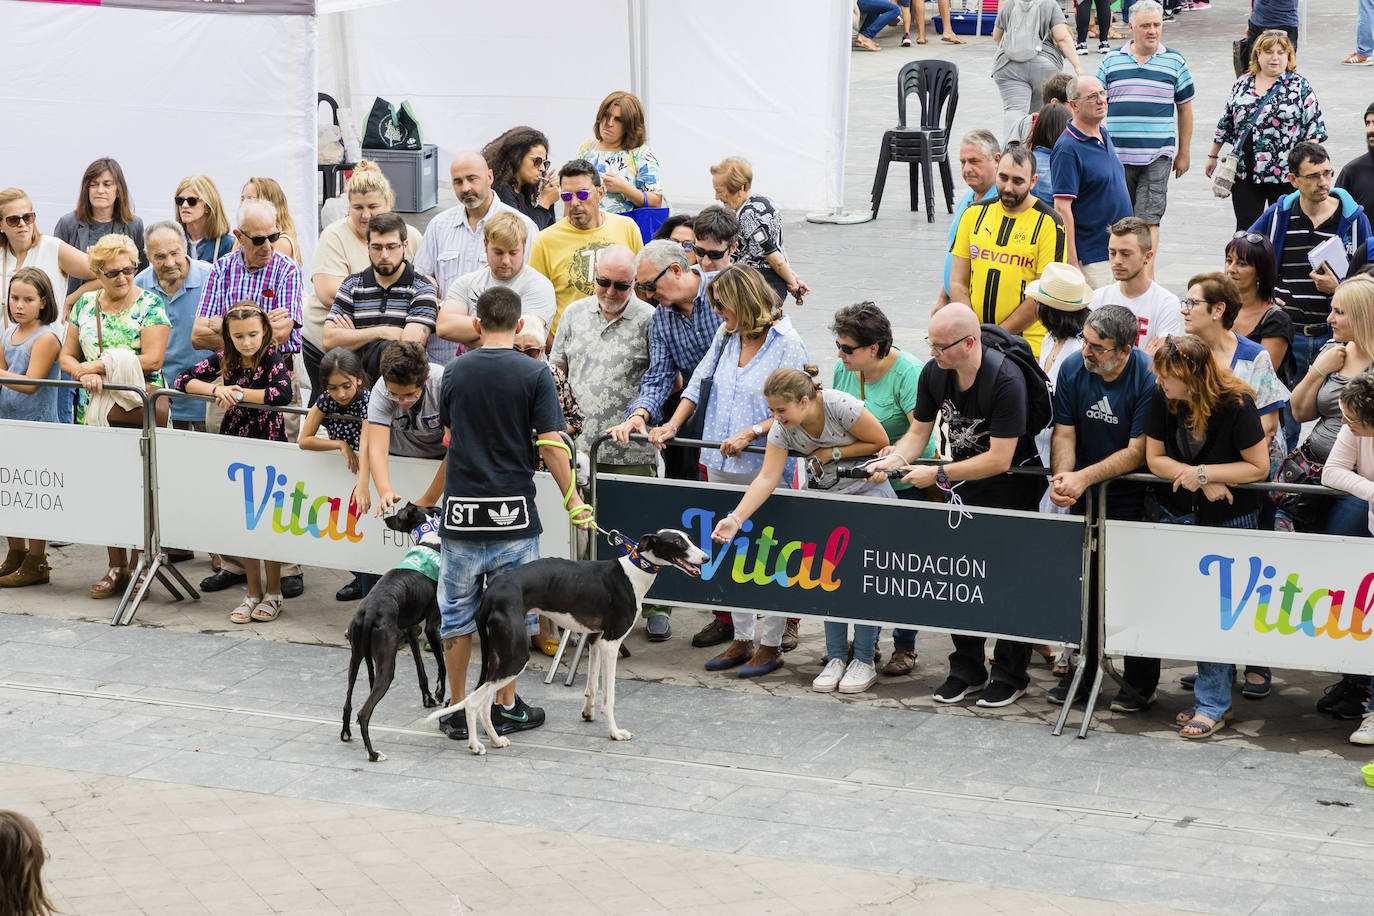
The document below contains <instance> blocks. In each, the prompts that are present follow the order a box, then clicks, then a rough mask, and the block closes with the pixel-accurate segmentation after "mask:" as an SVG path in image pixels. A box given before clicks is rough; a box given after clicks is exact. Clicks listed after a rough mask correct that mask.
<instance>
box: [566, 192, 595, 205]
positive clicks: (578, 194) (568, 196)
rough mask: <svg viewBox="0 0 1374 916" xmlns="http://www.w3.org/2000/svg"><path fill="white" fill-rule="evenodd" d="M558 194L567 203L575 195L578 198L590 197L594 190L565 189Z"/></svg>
mask: <svg viewBox="0 0 1374 916" xmlns="http://www.w3.org/2000/svg"><path fill="white" fill-rule="evenodd" d="M558 196H559V197H561V198H562V199H563V203H565V204H566V203H567V202H568V201H570V200H572V199H573V197H574V196H575V197H577V199H578V200H586V199H587V198H588V197H591V196H592V192H591V191H564V192H563V193H561V194H559V195H558Z"/></svg>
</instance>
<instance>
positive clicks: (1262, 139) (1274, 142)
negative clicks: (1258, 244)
mask: <svg viewBox="0 0 1374 916" xmlns="http://www.w3.org/2000/svg"><path fill="white" fill-rule="evenodd" d="M1297 68H1298V56H1297V51H1296V50H1294V48H1293V42H1292V41H1290V40H1289V38H1288V35H1287V34H1286V33H1284V32H1283V31H1281V30H1278V29H1272V30H1270V31H1268V32H1264V33H1262V34H1261V35H1260V36H1259V38H1257V39H1255V42H1254V44H1253V45H1252V46H1251V48H1250V69H1249V70H1248V71H1247V72H1246V73H1244V74H1242V75H1241V77H1240V79H1238V80H1236V82H1235V84H1234V85H1232V86H1231V97H1230V98H1229V99H1228V100H1227V102H1226V108H1225V109H1224V110H1223V111H1222V113H1221V119H1220V120H1219V121H1217V130H1216V134H1215V135H1214V136H1213V137H1212V148H1211V150H1210V151H1208V154H1207V177H1208V178H1211V177H1212V173H1213V172H1214V171H1216V167H1217V162H1218V161H1219V159H1220V156H1221V148H1222V145H1223V144H1227V143H1229V144H1231V146H1232V150H1231V152H1232V153H1234V154H1235V155H1236V156H1238V157H1239V162H1238V163H1237V164H1236V177H1235V180H1234V181H1233V182H1232V185H1231V207H1232V209H1233V210H1234V212H1235V215H1236V229H1237V230H1241V229H1249V228H1250V226H1251V225H1253V224H1254V222H1255V220H1257V219H1259V216H1260V214H1261V213H1263V212H1264V209H1265V208H1266V207H1268V206H1269V205H1270V204H1272V203H1274V202H1275V201H1277V200H1278V199H1279V198H1280V197H1281V196H1283V195H1284V194H1287V193H1288V192H1290V191H1291V190H1292V185H1291V184H1290V183H1289V181H1288V154H1289V153H1290V152H1292V151H1293V147H1295V146H1297V145H1298V143H1300V142H1301V141H1303V140H1315V141H1316V142H1318V143H1320V142H1321V141H1323V140H1325V139H1326V123H1325V122H1324V121H1323V120H1322V111H1321V106H1320V105H1318V104H1317V94H1316V93H1315V92H1313V91H1312V85H1311V84H1310V83H1308V82H1307V80H1305V79H1303V78H1302V76H1300V75H1299V74H1298V73H1296V72H1295V71H1296V70H1297ZM1270 90H1273V95H1272V96H1271V95H1270ZM1247 129H1248V133H1247ZM1242 136H1244V138H1245V139H1244V142H1243V143H1241V145H1240V146H1239V147H1236V144H1237V142H1239V141H1240V140H1241V139H1242Z"/></svg>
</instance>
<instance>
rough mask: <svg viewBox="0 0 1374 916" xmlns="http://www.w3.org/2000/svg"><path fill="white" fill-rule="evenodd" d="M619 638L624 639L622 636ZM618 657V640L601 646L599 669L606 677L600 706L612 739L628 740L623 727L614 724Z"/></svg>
mask: <svg viewBox="0 0 1374 916" xmlns="http://www.w3.org/2000/svg"><path fill="white" fill-rule="evenodd" d="M621 639H624V637H623V636H622V637H621ZM619 658H620V640H619V639H617V640H615V641H614V642H608V643H606V644H605V645H603V646H602V648H601V671H602V675H603V676H604V677H605V679H606V683H605V691H606V693H605V699H604V700H603V701H602V704H601V708H602V709H603V710H604V711H605V713H606V728H607V729H608V730H609V732H610V735H611V740H612V741H629V740H630V738H631V737H633V736H632V735H631V734H630V733H629V732H627V731H626V730H625V729H623V728H619V727H617V726H616V724H615V665H616V661H617V660H618V659H619Z"/></svg>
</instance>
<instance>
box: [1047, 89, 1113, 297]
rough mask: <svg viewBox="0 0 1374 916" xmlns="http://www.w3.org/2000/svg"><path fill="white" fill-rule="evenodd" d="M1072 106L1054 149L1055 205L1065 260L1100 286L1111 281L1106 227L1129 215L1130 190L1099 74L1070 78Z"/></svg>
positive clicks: (1052, 164)
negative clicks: (1111, 131)
mask: <svg viewBox="0 0 1374 916" xmlns="http://www.w3.org/2000/svg"><path fill="white" fill-rule="evenodd" d="M1069 110H1070V111H1071V112H1072V113H1073V118H1072V120H1070V121H1069V123H1068V125H1067V126H1066V127H1065V128H1064V133H1062V134H1060V135H1059V139H1058V140H1057V141H1056V142H1055V144H1054V151H1053V152H1052V153H1051V154H1050V173H1051V174H1052V175H1053V176H1054V209H1055V211H1056V212H1058V213H1059V216H1060V218H1061V219H1062V220H1063V221H1064V233H1065V235H1066V236H1067V238H1068V256H1067V258H1065V260H1066V261H1067V262H1068V263H1069V264H1072V265H1073V266H1074V267H1077V268H1078V269H1079V270H1081V271H1082V272H1083V277H1084V279H1086V280H1087V281H1088V285H1090V286H1092V287H1093V288H1094V289H1096V288H1097V287H1100V286H1106V285H1107V284H1108V283H1110V282H1111V276H1112V274H1111V269H1110V267H1109V266H1108V263H1107V227H1108V226H1110V225H1111V224H1112V223H1114V222H1116V221H1117V220H1120V219H1125V218H1126V217H1128V216H1130V215H1131V209H1132V207H1131V195H1130V192H1129V191H1128V190H1127V188H1126V172H1125V169H1123V168H1122V165H1121V160H1120V159H1118V158H1117V155H1116V147H1115V146H1113V145H1112V138H1111V135H1110V134H1108V133H1107V130H1106V128H1104V127H1103V126H1102V122H1103V120H1105V119H1106V117H1107V91H1106V90H1105V89H1103V88H1102V82H1101V81H1100V80H1099V79H1098V78H1097V77H1095V76H1080V77H1077V78H1075V79H1074V80H1073V81H1072V82H1070V83H1069Z"/></svg>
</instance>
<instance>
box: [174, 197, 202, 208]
mask: <svg viewBox="0 0 1374 916" xmlns="http://www.w3.org/2000/svg"><path fill="white" fill-rule="evenodd" d="M172 200H174V201H176V204H177V206H178V207H194V206H195V205H196V204H198V203H200V198H199V197H173V198H172Z"/></svg>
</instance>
